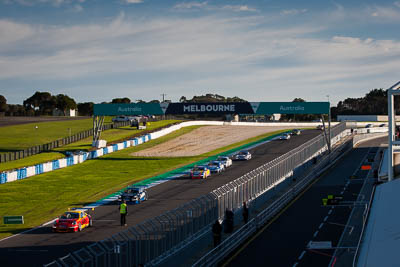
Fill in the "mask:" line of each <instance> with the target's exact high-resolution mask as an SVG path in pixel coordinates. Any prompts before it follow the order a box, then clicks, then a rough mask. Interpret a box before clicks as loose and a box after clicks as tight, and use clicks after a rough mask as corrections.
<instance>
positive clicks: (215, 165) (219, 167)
mask: <svg viewBox="0 0 400 267" xmlns="http://www.w3.org/2000/svg"><path fill="white" fill-rule="evenodd" d="M207 167H208V168H209V169H210V172H211V173H220V172H223V171H224V170H225V165H224V164H223V163H222V162H221V161H218V160H212V161H210V162H209V163H208V164H207Z"/></svg>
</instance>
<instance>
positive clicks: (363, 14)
mask: <svg viewBox="0 0 400 267" xmlns="http://www.w3.org/2000/svg"><path fill="white" fill-rule="evenodd" d="M396 3H397V2H396ZM398 3H400V2H398ZM335 6H336V9H335V10H334V11H332V12H324V13H321V14H320V18H321V21H324V22H330V23H343V22H344V23H348V22H349V21H352V23H377V24H380V23H393V22H394V23H397V22H399V21H400V9H397V8H393V5H386V6H385V5H373V6H360V7H357V8H344V7H343V6H341V5H339V4H335Z"/></svg>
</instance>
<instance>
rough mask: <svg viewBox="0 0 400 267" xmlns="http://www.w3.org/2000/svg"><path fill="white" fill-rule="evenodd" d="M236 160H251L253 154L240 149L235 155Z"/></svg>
mask: <svg viewBox="0 0 400 267" xmlns="http://www.w3.org/2000/svg"><path fill="white" fill-rule="evenodd" d="M234 159H235V160H249V159H251V154H250V152H249V151H247V150H243V151H240V152H239V153H237V154H236V155H235V156H234Z"/></svg>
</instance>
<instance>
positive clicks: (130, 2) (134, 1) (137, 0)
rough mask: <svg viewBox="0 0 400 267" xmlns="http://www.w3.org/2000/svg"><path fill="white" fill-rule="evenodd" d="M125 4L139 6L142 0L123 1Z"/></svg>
mask: <svg viewBox="0 0 400 267" xmlns="http://www.w3.org/2000/svg"><path fill="white" fill-rule="evenodd" d="M124 2H125V3H126V4H140V3H143V0H124Z"/></svg>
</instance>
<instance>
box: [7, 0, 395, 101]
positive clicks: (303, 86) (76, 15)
mask: <svg viewBox="0 0 400 267" xmlns="http://www.w3.org/2000/svg"><path fill="white" fill-rule="evenodd" d="M399 29H400V0H399V1H386V0H379V1H378V0H375V1H370V0H365V1H357V0H354V1H353V0H335V1H321V0H310V1H307V0H304V1H288V0H254V1H252V0H248V1H245V0H219V1H217V0H215V1H213V0H208V1H207V0H205V1H170V0H159V1H156V0H0V95H3V96H5V97H6V99H7V102H8V103H9V104H22V102H23V101H24V100H25V99H27V98H28V97H30V96H31V95H33V94H34V93H35V92H36V91H41V92H50V93H52V94H53V95H56V94H61V93H62V94H67V95H68V96H70V97H72V98H74V99H75V101H76V102H88V101H91V102H95V103H100V102H103V101H106V102H109V101H111V100H112V99H113V98H120V97H128V98H130V99H131V100H132V101H137V100H145V101H150V100H153V99H158V100H161V99H162V94H166V96H165V98H166V99H169V100H171V101H173V102H178V101H179V99H180V97H181V96H185V97H186V98H191V97H193V96H194V95H203V94H206V93H212V94H219V95H223V96H226V97H228V96H229V97H233V96H238V97H240V98H243V99H246V100H248V101H262V102H273V101H292V100H293V99H294V98H303V99H305V100H306V101H327V100H328V99H329V101H331V103H332V104H333V105H335V104H336V103H337V102H338V101H341V100H344V99H346V98H348V97H362V96H364V95H365V94H366V93H367V92H369V91H370V90H372V89H374V88H384V89H387V88H389V87H390V86H391V85H393V84H394V83H396V82H397V81H399V80H400V75H399V66H400V31H399Z"/></svg>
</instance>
